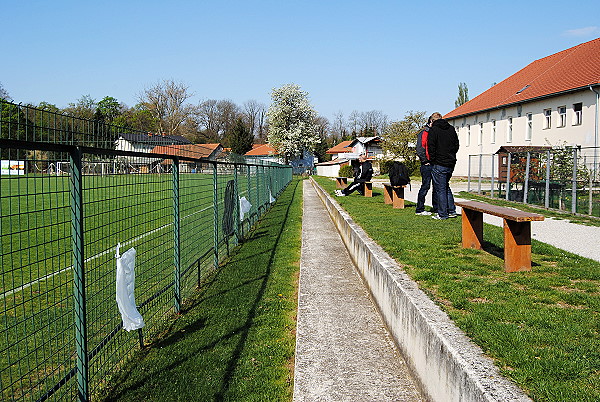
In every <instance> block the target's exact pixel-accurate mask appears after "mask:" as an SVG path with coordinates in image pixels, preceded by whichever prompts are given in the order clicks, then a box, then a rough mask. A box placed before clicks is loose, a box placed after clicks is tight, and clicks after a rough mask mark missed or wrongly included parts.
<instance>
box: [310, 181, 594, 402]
mask: <svg viewBox="0 0 600 402" xmlns="http://www.w3.org/2000/svg"><path fill="white" fill-rule="evenodd" d="M316 180H317V181H318V183H319V184H320V185H321V186H323V188H324V189H325V190H326V191H327V192H329V193H330V194H333V192H334V190H335V182H334V181H332V180H330V179H328V178H324V177H316ZM373 195H374V196H373V198H365V197H361V196H360V195H358V194H353V195H351V196H348V197H338V198H336V200H337V201H338V202H339V203H340V204H341V205H342V207H343V208H344V209H345V210H346V211H348V213H349V214H350V215H351V216H352V217H353V219H354V220H355V221H356V222H357V223H358V224H359V225H360V226H362V227H363V229H364V230H365V231H366V232H367V233H368V234H369V236H371V237H372V238H373V239H374V240H375V241H376V242H377V243H378V244H380V245H381V246H382V247H383V248H384V249H385V250H386V251H387V252H388V253H389V254H390V255H391V256H392V257H393V258H395V259H396V260H397V261H398V262H399V263H400V264H402V265H403V266H404V269H405V270H406V272H407V273H408V274H409V275H410V276H411V277H412V278H413V279H414V280H416V281H417V282H418V283H419V286H420V287H421V289H423V290H424V291H425V292H426V293H427V294H429V295H430V296H431V297H432V299H433V300H435V301H436V303H437V304H439V305H440V306H441V308H442V309H444V310H445V311H446V312H447V313H448V315H449V316H450V317H451V318H452V319H453V320H454V322H455V323H456V324H457V325H458V326H459V327H460V328H462V330H464V331H465V332H466V333H467V335H468V336H469V337H470V338H471V339H472V340H473V341H474V342H475V343H477V344H478V345H480V346H481V347H482V348H483V350H484V351H485V352H486V353H487V354H488V355H489V356H490V357H492V358H493V359H494V360H495V362H496V364H497V365H498V366H499V367H500V370H501V372H502V373H503V374H504V375H505V376H507V377H509V378H511V379H513V380H514V381H515V382H516V383H517V384H518V385H519V386H521V387H522V388H523V389H524V390H525V392H527V394H528V395H529V396H530V397H532V398H533V399H534V400H536V401H598V400H600V263H598V262H596V261H592V260H589V259H586V258H583V257H579V256H577V255H574V254H570V253H567V252H565V251H562V250H559V249H557V248H555V247H552V246H549V245H546V244H544V243H540V242H537V241H536V240H533V243H532V260H533V268H532V271H531V272H517V273H510V274H509V273H505V272H504V270H503V260H502V254H503V248H502V247H503V236H502V228H499V227H495V226H491V225H486V226H485V233H486V235H485V242H484V250H470V249H462V248H461V246H460V243H461V222H460V219H448V220H445V221H434V220H432V219H431V218H430V217H426V216H416V215H415V210H414V204H412V203H407V208H405V209H392V208H391V206H389V205H385V204H384V202H383V195H382V192H381V190H379V189H374V191H373ZM534 225H535V222H534ZM557 235H560V234H557Z"/></svg>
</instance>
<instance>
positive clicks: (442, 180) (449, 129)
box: [427, 112, 459, 219]
mask: <svg viewBox="0 0 600 402" xmlns="http://www.w3.org/2000/svg"><path fill="white" fill-rule="evenodd" d="M431 121H432V123H431V129H430V130H429V134H428V136H427V147H428V150H429V161H430V162H431V164H432V165H433V168H432V171H431V174H432V179H433V196H434V197H435V199H436V200H437V208H438V213H437V215H434V216H433V218H434V219H448V218H454V217H456V206H455V205H454V197H453V196H452V190H451V189H450V178H451V177H452V172H454V166H455V165H456V153H457V152H458V148H459V142H458V135H457V134H456V130H455V129H454V127H453V126H451V125H450V124H449V123H448V122H447V121H446V120H444V119H443V118H442V115H441V114H440V113H437V112H436V113H434V114H432V115H431Z"/></svg>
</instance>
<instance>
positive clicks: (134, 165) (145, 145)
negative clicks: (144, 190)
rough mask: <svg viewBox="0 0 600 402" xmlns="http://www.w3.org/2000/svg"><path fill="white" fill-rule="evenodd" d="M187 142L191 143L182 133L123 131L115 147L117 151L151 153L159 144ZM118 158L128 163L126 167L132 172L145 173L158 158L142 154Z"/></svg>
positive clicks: (183, 143) (120, 161)
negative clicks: (146, 156) (145, 156)
mask: <svg viewBox="0 0 600 402" xmlns="http://www.w3.org/2000/svg"><path fill="white" fill-rule="evenodd" d="M185 144H191V141H189V140H188V139H186V138H185V137H183V136H180V135H165V134H152V133H148V134H138V133H135V134H132V133H122V134H119V136H118V137H117V139H116V140H115V149H116V150H117V151H127V152H143V153H150V152H151V151H152V150H153V149H154V148H155V147H157V146H161V145H162V146H165V145H169V146H172V145H185ZM116 160H118V161H119V163H120V164H124V165H126V166H127V167H126V168H125V169H127V170H128V171H132V172H138V171H139V172H142V173H144V172H147V171H149V169H151V167H152V166H154V165H156V159H154V158H144V157H141V156H117V158H116Z"/></svg>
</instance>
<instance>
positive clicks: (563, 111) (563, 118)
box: [558, 106, 567, 127]
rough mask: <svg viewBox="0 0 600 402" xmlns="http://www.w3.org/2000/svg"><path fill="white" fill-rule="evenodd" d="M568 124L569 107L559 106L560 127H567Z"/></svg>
mask: <svg viewBox="0 0 600 402" xmlns="http://www.w3.org/2000/svg"><path fill="white" fill-rule="evenodd" d="M566 125H567V107H566V106H559V107H558V127H565V126H566Z"/></svg>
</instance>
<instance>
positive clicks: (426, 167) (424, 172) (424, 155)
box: [415, 115, 437, 215]
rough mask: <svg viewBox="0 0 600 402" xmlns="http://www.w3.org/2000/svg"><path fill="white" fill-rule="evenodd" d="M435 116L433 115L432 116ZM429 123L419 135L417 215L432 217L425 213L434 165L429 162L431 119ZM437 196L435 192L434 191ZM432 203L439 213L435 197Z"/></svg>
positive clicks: (432, 198) (434, 211)
mask: <svg viewBox="0 0 600 402" xmlns="http://www.w3.org/2000/svg"><path fill="white" fill-rule="evenodd" d="M432 116H433V115H432ZM432 116H430V117H429V120H428V121H427V124H426V125H425V127H423V129H422V130H421V131H420V132H419V134H417V156H418V157H419V160H420V161H421V169H420V170H421V188H419V194H418V195H417V207H416V209H415V213H416V214H417V215H431V212H429V211H425V196H426V195H427V192H428V191H429V187H431V172H432V170H433V165H432V164H431V161H430V160H429V147H428V146H427V137H428V136H429V130H430V127H431V117H432ZM433 193H434V194H435V190H434V191H433ZM431 203H432V206H433V209H432V210H433V213H436V212H437V200H436V197H435V196H432V197H431Z"/></svg>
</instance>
